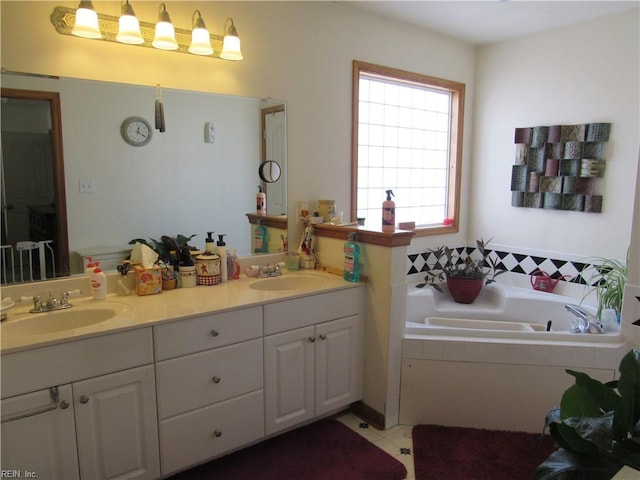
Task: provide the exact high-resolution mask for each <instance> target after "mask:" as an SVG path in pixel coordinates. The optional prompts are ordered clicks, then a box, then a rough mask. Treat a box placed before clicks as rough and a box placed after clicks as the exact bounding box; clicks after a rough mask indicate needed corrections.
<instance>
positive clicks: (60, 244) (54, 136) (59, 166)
mask: <svg viewBox="0 0 640 480" xmlns="http://www.w3.org/2000/svg"><path fill="white" fill-rule="evenodd" d="M0 91H1V95H2V97H3V98H14V99H20V100H44V101H48V102H49V104H50V106H51V150H52V155H53V172H54V185H53V187H54V192H55V210H56V238H55V241H56V247H57V262H56V263H57V269H56V278H57V277H68V276H69V274H70V268H69V233H68V230H67V194H66V188H65V176H64V156H63V153H62V152H63V150H62V115H61V107H60V94H59V93H58V92H46V91H39V90H20V89H15V88H1V89H0ZM41 280H44V279H41Z"/></svg>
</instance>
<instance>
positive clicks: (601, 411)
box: [534, 350, 640, 480]
mask: <svg viewBox="0 0 640 480" xmlns="http://www.w3.org/2000/svg"><path fill="white" fill-rule="evenodd" d="M566 372H567V373H568V374H570V375H572V376H573V377H575V384H574V385H572V386H571V387H570V388H569V389H567V390H566V391H565V392H564V395H563V396H562V401H561V403H560V407H555V408H553V409H552V410H551V411H550V412H549V413H548V414H547V418H546V424H547V426H548V427H549V431H550V433H551V435H552V437H553V438H554V440H555V441H556V443H557V444H558V446H559V447H560V449H559V450H557V451H555V452H554V453H552V454H551V455H550V456H549V458H547V460H545V461H544V462H543V463H542V464H541V465H540V466H539V467H538V469H537V470H536V473H535V477H534V478H535V480H551V479H556V480H558V479H561V480H568V479H610V478H612V477H613V476H614V475H615V474H616V472H617V471H618V470H619V469H620V468H621V467H622V466H623V465H628V466H630V467H632V468H634V469H636V470H640V352H638V351H637V350H632V351H630V352H629V353H628V354H627V355H625V356H624V358H623V359H622V361H621V362H620V367H619V372H620V377H619V379H618V380H615V381H612V382H608V383H602V382H600V381H598V380H595V379H593V378H591V377H590V376H589V375H587V374H585V373H581V372H576V371H573V370H566Z"/></svg>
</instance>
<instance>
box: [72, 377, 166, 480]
mask: <svg viewBox="0 0 640 480" xmlns="http://www.w3.org/2000/svg"><path fill="white" fill-rule="evenodd" d="M73 396H74V402H75V403H74V408H75V413H76V430H77V441H78V457H79V460H80V475H81V477H82V478H87V479H89V478H90V479H110V478H127V479H134V478H135V479H155V478H158V477H159V476H160V464H159V458H158V457H159V454H158V429H157V414H156V403H155V380H154V369H153V365H147V366H144V367H139V368H134V369H130V370H124V371H122V372H117V373H112V374H110V375H104V376H102V377H97V378H92V379H89V380H85V381H82V382H77V383H74V384H73Z"/></svg>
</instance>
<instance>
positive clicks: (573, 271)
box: [407, 247, 589, 285]
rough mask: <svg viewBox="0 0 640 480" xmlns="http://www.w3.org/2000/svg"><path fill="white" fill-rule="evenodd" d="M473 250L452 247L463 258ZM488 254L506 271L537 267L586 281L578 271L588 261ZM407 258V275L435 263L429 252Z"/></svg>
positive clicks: (498, 252)
mask: <svg viewBox="0 0 640 480" xmlns="http://www.w3.org/2000/svg"><path fill="white" fill-rule="evenodd" d="M475 250H476V248H475V247H459V248H455V249H454V251H455V253H454V254H456V255H460V256H462V257H463V258H464V257H465V256H468V255H471V256H474V255H477V254H475V253H474V252H475ZM489 255H490V256H492V257H493V258H494V259H495V260H496V263H497V266H498V268H501V269H503V270H506V271H507V272H512V273H521V274H525V275H531V274H532V273H533V272H535V271H536V270H538V269H539V270H542V271H544V272H546V273H548V274H549V275H551V277H553V278H562V277H564V278H563V280H566V281H568V282H572V283H579V284H583V285H584V284H585V283H586V282H585V281H584V279H583V278H582V276H581V275H580V272H582V271H583V270H584V268H585V267H586V266H587V265H589V264H588V263H583V262H576V261H569V260H562V259H556V258H547V257H540V256H535V255H525V254H520V253H514V252H505V251H501V250H490V254H489ZM407 259H408V262H407V263H408V271H407V275H413V274H417V273H425V272H427V270H429V268H430V267H432V266H433V265H434V264H435V261H436V259H435V255H434V254H433V253H431V252H424V253H414V254H410V255H408V256H407Z"/></svg>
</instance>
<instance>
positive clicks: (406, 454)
mask: <svg viewBox="0 0 640 480" xmlns="http://www.w3.org/2000/svg"><path fill="white" fill-rule="evenodd" d="M336 419H337V420H339V421H341V422H342V423H344V424H345V425H346V426H347V427H349V428H350V429H351V430H353V431H355V432H358V433H359V434H360V435H362V436H363V437H364V438H366V439H367V440H369V441H370V442H372V443H374V444H375V445H377V446H378V447H380V448H381V449H382V450H384V451H385V452H387V453H388V454H389V455H391V456H392V457H394V458H396V459H397V460H399V461H400V462H402V463H403V464H404V466H405V467H406V468H407V480H414V479H415V471H414V468H413V441H412V440H411V429H412V428H413V427H412V426H411V425H397V426H395V427H392V428H390V429H388V430H377V429H375V428H373V427H372V426H370V425H369V424H368V423H366V422H364V421H363V420H361V419H360V418H359V417H356V416H355V415H353V414H352V413H345V414H342V415H340V416H338V417H336Z"/></svg>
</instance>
